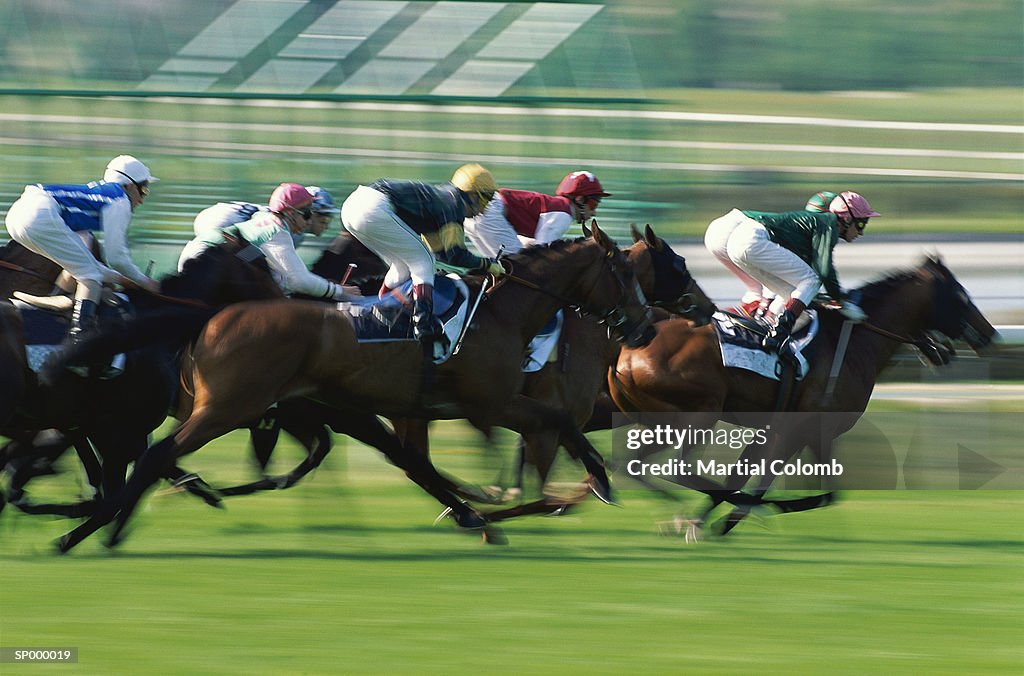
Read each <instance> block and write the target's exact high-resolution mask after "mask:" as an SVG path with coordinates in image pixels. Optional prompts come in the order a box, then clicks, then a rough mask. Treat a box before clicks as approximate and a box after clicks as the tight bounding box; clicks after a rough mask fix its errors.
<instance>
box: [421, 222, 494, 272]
mask: <svg viewBox="0 0 1024 676" xmlns="http://www.w3.org/2000/svg"><path fill="white" fill-rule="evenodd" d="M423 240H424V241H425V242H426V243H427V246H428V247H429V248H430V250H431V251H433V252H434V253H435V255H436V256H437V257H438V258H439V259H440V260H443V261H444V262H445V263H450V264H451V265H458V266H461V267H464V268H479V269H486V268H487V266H488V265H489V264H490V263H491V261H489V260H488V259H486V258H481V257H480V256H475V255H473V254H472V253H470V251H469V249H467V248H466V234H465V231H464V230H463V229H462V226H461V225H460V224H458V223H446V224H445V225H443V226H441V228H439V229H438V231H437V232H433V233H430V234H428V235H423Z"/></svg>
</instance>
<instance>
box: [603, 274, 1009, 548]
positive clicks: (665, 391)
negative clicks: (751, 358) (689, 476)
mask: <svg viewBox="0 0 1024 676" xmlns="http://www.w3.org/2000/svg"><path fill="white" fill-rule="evenodd" d="M854 293H855V295H857V296H858V297H859V300H858V303H859V304H860V305H861V307H862V308H864V310H865V311H866V312H867V314H868V317H869V318H870V319H869V323H864V324H858V325H854V326H853V328H852V332H851V334H850V335H849V342H848V345H847V347H846V350H845V354H840V355H839V359H840V360H841V366H840V367H839V369H838V371H837V372H836V371H835V370H834V369H833V364H834V362H836V356H837V346H838V345H839V344H840V334H841V332H842V329H843V322H844V319H843V317H842V316H841V315H840V314H839V313H838V312H836V311H831V310H821V311H819V313H818V314H819V317H820V322H821V326H820V331H819V335H818V337H817V338H816V339H815V349H814V351H813V355H812V356H811V357H810V358H809V362H810V368H809V373H808V375H807V377H806V378H804V379H803V380H802V381H801V382H799V383H798V384H797V385H796V386H795V388H794V390H793V395H792V399H791V401H792V405H791V406H790V408H789V409H788V410H791V411H797V412H835V413H846V414H848V415H842V416H839V415H834V416H822V417H821V418H822V421H823V422H822V426H821V427H814V428H813V430H811V429H806V430H805V431H804V432H803V433H801V432H800V431H798V430H795V431H792V432H790V431H788V430H787V432H786V433H785V436H784V437H781V438H776V439H774V444H775V446H774V449H773V457H775V458H781V459H785V458H786V457H790V456H791V455H792V454H794V453H796V452H799V451H800V450H801V449H803V448H804V447H809V448H810V449H811V450H812V451H814V452H815V453H817V454H818V455H819V456H824V454H825V453H827V452H829V451H830V450H831V444H832V442H833V441H834V440H835V439H836V438H837V437H838V436H839V435H841V434H843V433H845V432H847V431H848V430H849V429H850V428H852V427H853V426H854V425H855V424H856V422H857V420H858V419H859V417H860V415H861V414H863V412H864V410H865V409H866V407H867V404H868V400H869V399H870V397H871V392H872V390H873V389H874V386H875V381H876V380H877V378H878V375H879V374H880V373H881V371H882V370H883V369H884V368H885V366H886V365H887V364H888V363H889V360H890V358H891V357H892V355H893V353H894V352H895V351H896V349H897V348H898V347H899V346H900V345H901V344H904V343H908V344H917V343H918V342H920V341H924V340H925V337H924V334H925V332H926V331H938V332H940V333H942V334H944V335H945V336H947V337H948V338H950V339H959V338H963V339H964V340H965V341H967V343H968V345H970V346H971V348H972V349H974V350H975V351H981V350H983V349H984V348H986V347H987V346H988V345H989V344H990V343H991V341H992V338H993V336H994V335H995V329H994V328H993V327H992V325H991V324H990V323H989V322H988V320H986V319H985V317H984V316H983V315H982V314H981V312H980V311H979V310H978V308H977V307H976V306H975V305H974V303H973V302H972V301H971V299H970V297H969V296H968V294H967V292H966V290H965V289H964V288H963V286H961V284H960V283H959V282H958V281H957V279H956V277H954V276H953V273H952V272H950V270H949V269H948V268H947V267H946V266H945V265H944V264H943V263H942V262H941V260H939V259H938V258H932V257H929V258H926V259H925V260H924V261H923V262H922V263H921V264H920V265H919V266H918V267H916V268H914V269H912V270H909V271H903V272H896V273H893V274H890V275H888V276H886V277H885V278H883V279H881V280H880V281H877V282H873V283H870V284H867V285H866V286H864V287H862V288H860V289H858V290H856V291H855V292H854ZM656 330H657V335H656V337H655V338H654V340H653V341H651V343H650V344H649V345H647V346H645V347H642V348H637V349H633V348H624V349H623V350H622V352H621V353H620V355H619V359H618V362H617V364H616V366H615V368H614V369H612V370H611V371H610V372H609V375H608V384H609V389H610V391H611V395H612V398H613V400H614V401H615V403H616V404H617V405H618V406H619V407H620V408H621V409H622V410H623V411H627V412H630V411H637V412H685V413H690V414H692V418H691V419H690V422H691V424H694V426H696V427H702V426H713V425H714V423H715V421H716V420H725V421H729V420H730V419H731V416H732V415H733V414H737V413H743V412H766V411H772V410H773V409H774V408H775V404H776V400H777V390H778V387H779V384H778V383H777V382H776V381H773V380H769V379H767V378H764V377H762V376H760V375H757V374H755V373H752V372H749V371H745V370H742V369H736V368H727V367H725V366H723V364H722V354H721V350H720V348H719V344H718V340H717V338H716V335H715V330H714V328H713V327H711V326H706V327H695V326H693V325H692V324H691V323H690V322H687V321H685V320H669V321H664V322H660V323H658V324H657V325H656ZM684 450H685V449H684ZM770 479H771V475H770V474H769V475H767V476H765V477H762V482H761V485H760V486H759V487H758V488H759V490H758V493H759V494H762V495H763V493H764V492H765V491H766V490H767V488H768V483H770ZM731 488H737V487H736V486H732V487H731ZM726 493H727V491H726V492H723V494H720V495H717V496H713V499H712V502H713V504H712V507H714V506H715V505H716V504H718V501H720V500H721V499H722V497H723V495H725V494H726ZM709 511H710V508H709V510H708V511H706V512H705V515H706V514H707V513H708V512H709ZM743 514H745V510H743V509H742V508H741V509H740V510H739V511H738V512H736V513H734V515H733V516H731V517H730V520H729V521H728V522H727V528H728V527H730V526H731V525H733V524H734V523H735V522H736V521H737V520H738V519H739V518H742V515H743Z"/></svg>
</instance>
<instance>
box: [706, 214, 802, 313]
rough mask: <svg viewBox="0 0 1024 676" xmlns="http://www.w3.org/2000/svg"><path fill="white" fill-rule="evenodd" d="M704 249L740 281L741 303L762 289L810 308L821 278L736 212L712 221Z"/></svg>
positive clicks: (764, 229) (761, 227)
mask: <svg viewBox="0 0 1024 676" xmlns="http://www.w3.org/2000/svg"><path fill="white" fill-rule="evenodd" d="M704 246H706V247H707V248H708V250H709V251H710V252H711V253H712V254H714V255H715V258H717V259H718V260H719V261H721V262H722V264H723V265H724V266H725V267H727V268H728V269H729V270H730V271H731V272H732V273H733V274H735V275H736V276H737V277H739V278H740V281H742V282H743V285H744V286H745V287H746V288H747V293H746V294H744V296H743V302H748V301H750V300H756V299H757V298H758V297H761V296H762V295H763V294H762V287H764V288H765V289H767V290H768V291H770V292H771V293H773V294H775V295H777V296H779V297H780V298H782V299H786V298H794V299H797V300H800V301H802V302H803V303H804V305H810V303H811V300H813V299H814V296H815V295H817V293H818V289H819V288H820V287H821V278H819V277H818V274H817V273H816V272H814V270H812V269H811V266H809V265H807V263H805V262H804V261H803V260H802V259H801V258H800V257H799V256H797V255H796V254H795V253H793V252H792V251H790V250H789V249H786V248H784V247H781V246H779V245H778V244H776V243H775V242H773V241H772V240H771V239H770V238H769V237H768V230H767V229H766V228H765V227H764V226H763V225H761V224H760V223H758V222H757V221H755V220H754V219H752V218H750V217H748V216H746V215H745V214H744V213H743V212H742V211H740V210H739V209H733V210H732V211H730V212H729V213H727V214H726V215H725V216H722V217H721V218H716V219H715V220H713V221H711V224H710V225H709V226H708V229H707V232H706V233H705V235H704Z"/></svg>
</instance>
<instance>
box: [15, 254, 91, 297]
mask: <svg viewBox="0 0 1024 676" xmlns="http://www.w3.org/2000/svg"><path fill="white" fill-rule="evenodd" d="M93 242H94V243H95V240H93ZM98 249H99V247H98V246H96V245H95V244H94V247H93V253H94V254H98ZM62 270H63V268H61V266H60V265H58V264H57V263H54V262H53V261H51V260H50V259H49V258H46V257H45V256H40V255H39V254H37V253H36V252H34V251H31V250H30V249H26V248H25V247H23V246H22V245H20V244H18V243H17V242H15V241H13V240H12V241H10V242H8V243H7V244H4V245H3V246H2V247H0V302H5V301H7V299H8V298H10V297H11V294H12V293H14V292H15V291H23V292H25V293H30V294H32V295H35V296H45V295H47V294H49V293H50V291H52V290H53V287H54V284H55V283H56V281H57V278H58V277H59V276H60V273H61V271H62ZM72 281H74V280H72Z"/></svg>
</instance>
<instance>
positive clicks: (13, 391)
mask: <svg viewBox="0 0 1024 676" xmlns="http://www.w3.org/2000/svg"><path fill="white" fill-rule="evenodd" d="M233 254H234V251H232V250H230V247H228V246H224V247H216V248H212V249H210V250H208V251H207V252H204V255H202V256H200V257H198V258H196V259H194V260H193V261H189V264H188V265H187V266H186V268H185V270H184V271H183V272H182V273H180V274H178V275H172V276H170V277H168V278H165V279H164V280H162V282H161V290H162V291H163V292H164V293H165V295H164V296H162V297H153V296H152V295H151V294H149V293H146V292H142V291H130V292H129V293H130V295H131V296H132V298H133V301H134V311H135V312H136V313H137V314H138V316H139V317H150V318H153V317H157V318H158V317H162V316H164V313H165V312H167V311H168V310H173V311H174V318H175V321H176V330H178V331H185V332H192V333H193V335H197V334H198V332H199V329H201V328H202V325H203V324H204V323H205V322H206V320H208V319H209V318H210V317H211V316H213V315H214V314H215V313H216V312H217V310H218V309H219V308H220V307H221V305H222V304H223V303H228V302H231V301H233V300H241V299H248V298H266V297H274V296H278V297H280V295H281V292H280V290H279V289H278V288H277V286H276V285H275V284H274V282H273V280H272V279H271V277H270V275H269V274H268V273H267V272H266V271H265V270H263V271H261V270H259V269H258V268H257V267H256V266H254V265H252V264H250V263H247V262H245V261H243V260H240V259H239V258H237V257H236V256H234V255H233ZM2 278H3V276H2V275H0V279H2ZM0 313H2V314H0V320H2V326H0V363H5V367H4V368H3V369H2V370H0V377H2V379H3V386H2V387H0V390H2V392H3V393H4V394H3V396H2V398H0V403H2V404H3V407H2V408H0V412H2V413H3V414H4V415H3V419H2V420H0V422H2V425H0V434H2V435H4V436H7V437H9V438H11V439H13V440H14V441H12V443H11V444H9V445H8V446H7V447H5V448H4V449H3V453H0V467H2V466H3V465H4V464H6V463H8V462H12V461H14V462H17V463H21V464H23V459H24V458H30V459H36V458H39V457H40V454H44V455H50V456H51V457H54V458H55V457H57V456H59V454H60V453H62V452H63V451H64V450H66V448H67V446H68V445H69V444H71V443H75V446H76V448H77V449H78V450H79V452H80V455H81V456H83V462H86V457H88V456H89V455H92V451H91V450H89V452H88V453H83V452H82V448H81V447H82V445H85V446H88V444H84V442H85V440H86V439H88V442H90V443H91V446H92V447H94V448H95V449H96V450H97V452H98V453H99V454H100V456H101V458H102V460H103V462H102V470H101V474H97V475H96V476H97V478H98V479H99V480H100V482H101V485H96V486H95V487H96V488H97V490H98V491H100V494H101V495H102V494H107V495H112V494H113V493H116V492H117V491H118V490H120V488H121V486H123V483H124V479H125V474H126V470H127V465H128V463H129V462H131V461H133V460H135V458H136V457H138V455H139V454H141V453H142V451H143V450H145V448H146V444H147V438H148V435H149V434H150V433H151V432H152V431H153V430H154V429H156V427H158V426H159V425H160V424H161V423H162V422H163V421H164V419H165V418H166V417H167V413H168V409H169V408H170V405H171V403H172V402H173V400H174V398H175V395H176V392H177V389H178V364H179V360H178V351H177V346H168V345H166V344H160V341H154V343H153V344H151V345H147V346H145V347H143V348H141V349H137V350H133V349H131V348H132V346H130V345H124V346H120V345H116V344H115V343H116V341H117V340H119V339H122V337H121V336H119V335H118V333H119V330H118V329H119V327H120V326H121V324H120V322H119V321H118V320H114V321H113V323H112V324H111V325H110V326H109V327H108V331H110V332H111V333H112V335H113V336H114V337H113V338H112V339H110V344H109V347H111V348H114V352H117V351H120V349H119V348H121V347H123V348H124V350H125V351H126V352H127V360H126V364H125V369H124V373H123V374H122V375H120V376H119V377H117V378H113V379H111V380H98V379H94V378H81V377H79V376H76V375H74V374H71V373H70V372H68V371H66V370H64V369H62V368H59V367H55V368H50V369H46V370H45V374H44V375H45V377H37V376H36V374H35V373H33V372H31V371H30V370H29V369H28V367H27V364H26V359H25V337H24V335H23V332H22V330H21V317H20V315H19V314H18V312H17V311H16V310H15V309H14V307H13V306H11V305H8V304H0ZM160 337H162V336H160ZM6 364H9V366H7V365H6ZM14 395H18V396H14ZM50 428H52V429H56V430H61V431H62V432H64V433H66V438H65V439H64V440H63V443H61V441H60V440H57V441H56V442H53V443H48V444H46V445H45V446H44V447H42V448H36V447H35V445H34V443H33V439H34V438H35V436H36V433H38V432H40V431H42V430H45V429H50ZM86 469H87V472H88V471H89V469H90V467H89V465H88V464H87V465H86ZM92 474H93V473H90V478H91V480H92ZM185 475H186V473H185V472H184V471H182V470H180V469H178V468H176V467H172V468H169V470H168V472H167V476H168V477H169V478H171V479H179V478H181V477H182V476H185ZM30 478H31V473H19V476H18V479H17V480H12V482H11V490H12V491H13V492H15V493H17V492H19V491H20V489H21V487H22V485H23V484H24V482H25V481H27V480H28V479H30ZM189 489H198V490H196V491H195V492H197V493H199V494H200V495H201V496H202V497H203V498H204V499H206V500H207V501H208V502H211V501H215V496H213V495H212V494H210V493H209V492H207V491H206V490H205V489H204V488H202V487H201V484H200V482H195V483H190V484H189ZM17 504H18V506H19V508H21V509H23V510H24V511H31V512H33V513H54V514H63V515H66V516H67V515H69V516H76V515H81V514H82V513H84V512H87V511H88V509H89V508H90V507H91V503H90V502H88V501H87V502H82V503H75V504H71V505H32V504H29V503H21V502H19V503H17Z"/></svg>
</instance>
